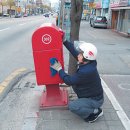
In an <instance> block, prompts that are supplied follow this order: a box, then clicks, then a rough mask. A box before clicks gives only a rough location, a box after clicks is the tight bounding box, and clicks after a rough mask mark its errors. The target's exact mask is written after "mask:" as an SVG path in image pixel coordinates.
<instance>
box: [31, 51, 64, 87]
mask: <svg viewBox="0 0 130 130" xmlns="http://www.w3.org/2000/svg"><path fill="white" fill-rule="evenodd" d="M33 55H34V63H35V72H36V79H37V84H38V85H47V84H59V83H63V81H62V79H61V78H60V77H59V74H58V73H57V74H56V75H55V76H52V75H51V70H50V59H51V58H56V59H57V60H58V61H60V63H61V65H62V67H63V69H64V66H63V57H62V50H58V49H57V50H51V51H50V50H49V51H41V52H40V51H39V52H33Z"/></svg>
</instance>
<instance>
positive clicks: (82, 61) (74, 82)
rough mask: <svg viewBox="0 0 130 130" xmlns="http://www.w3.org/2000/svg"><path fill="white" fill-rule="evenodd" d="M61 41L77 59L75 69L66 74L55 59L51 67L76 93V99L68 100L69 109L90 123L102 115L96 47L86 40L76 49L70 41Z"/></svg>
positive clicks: (101, 94) (101, 90)
mask: <svg viewBox="0 0 130 130" xmlns="http://www.w3.org/2000/svg"><path fill="white" fill-rule="evenodd" d="M63 43H64V45H65V47H66V48H67V49H68V50H69V51H70V53H71V54H72V55H73V56H74V57H75V58H76V59H77V61H78V68H77V71H76V72H75V73H74V74H73V75H68V74H67V73H65V72H64V70H63V69H62V67H61V64H60V62H57V61H56V62H55V64H54V65H51V67H52V68H53V69H55V70H57V71H58V73H59V75H60V77H61V78H62V79H63V81H64V82H65V83H66V84H67V85H71V86H72V88H73V90H74V92H75V93H76V94H77V97H78V99H76V100H74V101H70V102H69V110H70V111H72V112H73V113H75V114H77V115H79V116H80V117H81V118H83V119H84V120H85V121H86V122H89V123H92V122H94V121H96V120H97V119H98V118H99V117H100V116H102V115H103V111H102V109H101V106H102V104H103V102H104V97H103V88H102V85H101V79H100V76H99V73H98V71H97V62H96V56H97V48H96V47H95V46H94V45H93V44H91V43H86V42H82V43H81V44H79V46H78V47H77V49H75V47H74V45H73V44H72V43H71V42H68V41H64V42H63Z"/></svg>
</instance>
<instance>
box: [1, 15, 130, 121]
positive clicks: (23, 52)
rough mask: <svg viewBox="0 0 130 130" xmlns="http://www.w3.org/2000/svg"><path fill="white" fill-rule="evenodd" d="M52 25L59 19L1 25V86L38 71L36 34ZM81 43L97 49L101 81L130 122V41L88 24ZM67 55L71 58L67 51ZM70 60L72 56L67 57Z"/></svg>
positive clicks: (85, 26)
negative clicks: (17, 74)
mask: <svg viewBox="0 0 130 130" xmlns="http://www.w3.org/2000/svg"><path fill="white" fill-rule="evenodd" d="M52 21H53V22H55V19H54V18H49V19H48V18H43V17H42V16H37V17H28V18H20V19H11V20H7V21H4V20H2V21H1V22H0V72H1V73H0V82H2V81H3V80H4V79H5V78H6V77H7V76H8V75H9V74H10V73H12V72H13V71H14V70H16V69H18V68H21V67H25V68H28V69H34V66H33V57H32V47H31V37H32V34H33V32H34V31H35V29H36V28H38V27H39V26H40V25H41V24H42V23H44V22H52ZM80 40H82V41H86V42H91V43H93V44H95V45H96V46H97V48H98V58H97V62H98V66H97V67H98V70H99V73H100V75H101V78H102V79H103V80H104V81H105V82H106V84H107V85H108V87H109V88H110V90H111V91H112V92H113V94H114V95H115V97H116V98H117V101H118V102H119V104H120V105H121V107H122V108H123V110H124V111H125V112H126V114H127V116H128V117H129V119H130V107H129V104H130V100H129V98H130V39H129V38H126V37H122V36H120V35H119V34H117V33H116V32H113V31H112V30H111V29H99V28H92V27H90V25H89V23H88V22H86V21H82V22H81V28H80ZM65 54H66V55H68V54H67V52H66V50H65ZM66 60H68V56H65V62H67V61H66Z"/></svg>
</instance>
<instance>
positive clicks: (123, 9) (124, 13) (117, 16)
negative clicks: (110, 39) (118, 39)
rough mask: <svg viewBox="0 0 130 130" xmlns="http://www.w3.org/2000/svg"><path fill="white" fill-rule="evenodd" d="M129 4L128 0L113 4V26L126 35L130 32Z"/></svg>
mask: <svg viewBox="0 0 130 130" xmlns="http://www.w3.org/2000/svg"><path fill="white" fill-rule="evenodd" d="M128 4H129V1H128V0H120V1H119V2H116V3H113V4H111V11H112V20H111V22H112V24H111V28H112V29H114V30H116V31H118V32H120V33H122V34H126V35H127V34H128V33H130V32H129V29H130V6H129V5H128Z"/></svg>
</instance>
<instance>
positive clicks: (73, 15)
mask: <svg viewBox="0 0 130 130" xmlns="http://www.w3.org/2000/svg"><path fill="white" fill-rule="evenodd" d="M82 11H83V0H71V12H70V20H71V29H70V40H71V42H72V43H73V42H74V41H77V40H79V30H80V22H81V17H82ZM76 64H77V61H76V59H74V57H73V56H72V55H71V54H69V70H68V72H69V74H73V73H75V71H76V68H77V65H76Z"/></svg>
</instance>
